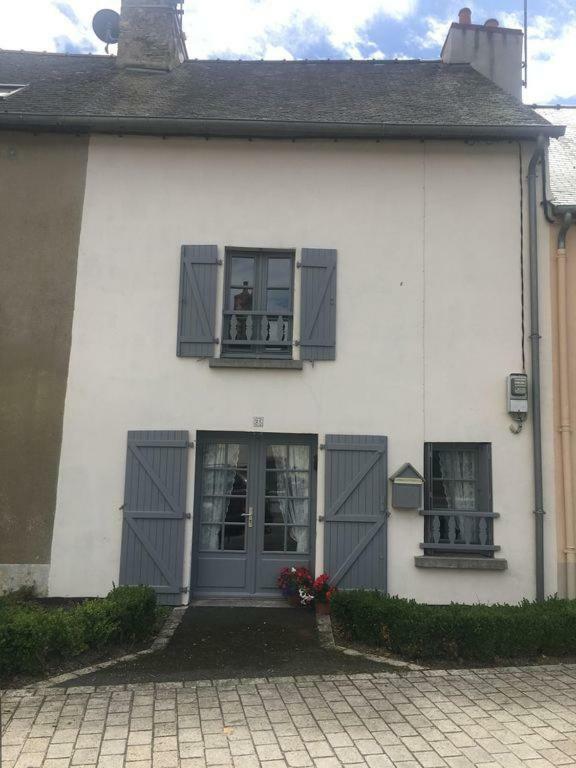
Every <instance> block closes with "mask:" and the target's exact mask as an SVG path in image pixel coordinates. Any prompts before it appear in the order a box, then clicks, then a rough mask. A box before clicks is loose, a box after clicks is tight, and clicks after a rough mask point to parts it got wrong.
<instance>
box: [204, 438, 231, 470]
mask: <svg viewBox="0 0 576 768" xmlns="http://www.w3.org/2000/svg"><path fill="white" fill-rule="evenodd" d="M226 447H227V446H226V443H209V444H208V445H207V446H206V448H205V451H204V466H205V467H225V466H226Z"/></svg>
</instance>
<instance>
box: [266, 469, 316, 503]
mask: <svg viewBox="0 0 576 768" xmlns="http://www.w3.org/2000/svg"><path fill="white" fill-rule="evenodd" d="M309 492H310V488H309V475H308V472H283V471H280V472H271V471H268V472H266V495H267V496H300V497H304V498H306V497H307V496H308V495H309Z"/></svg>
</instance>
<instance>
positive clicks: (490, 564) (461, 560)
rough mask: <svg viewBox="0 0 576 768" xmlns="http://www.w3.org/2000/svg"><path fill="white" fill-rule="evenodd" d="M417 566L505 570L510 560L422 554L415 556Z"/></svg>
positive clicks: (467, 569)
mask: <svg viewBox="0 0 576 768" xmlns="http://www.w3.org/2000/svg"><path fill="white" fill-rule="evenodd" d="M414 565H415V566H416V568H445V569H448V570H450V569H452V570H460V571H505V570H506V569H507V568H508V561H507V560H503V559H502V558H493V557H466V556H456V557H431V556H429V555H420V556H418V557H415V558H414Z"/></svg>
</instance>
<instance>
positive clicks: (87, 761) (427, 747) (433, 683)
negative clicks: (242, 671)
mask: <svg viewBox="0 0 576 768" xmlns="http://www.w3.org/2000/svg"><path fill="white" fill-rule="evenodd" d="M2 705H3V716H4V744H3V762H2V768H12V767H13V766H16V768H39V767H40V766H42V767H43V768H68V766H70V765H72V766H98V767H99V768H121V767H122V768H123V767H124V766H126V768H177V766H182V768H204V766H233V767H234V768H252V766H268V768H276V767H278V768H281V767H283V766H294V768H299V766H313V768H333V766H370V768H390V767H391V766H398V767H399V768H436V767H440V766H450V768H471V767H472V766H478V767H481V768H499V767H500V766H503V767H504V768H516V766H518V767H520V766H530V767H531V768H548V767H549V766H576V665H564V666H547V667H531V668H523V669H519V668H507V669H499V670H494V669H488V670H475V671H464V672H462V671H456V672H455V671H450V672H438V671H431V672H410V673H408V674H405V675H397V674H391V673H376V674H362V675H352V676H348V677H347V676H324V677H321V676H317V677H305V678H304V677H300V678H274V679H269V680H266V679H260V680H255V679H252V680H228V681H222V680H221V681H218V682H215V683H210V682H206V681H202V682H185V683H156V684H135V685H127V686H106V687H104V686H101V687H96V688H94V687H90V688H88V687H85V688H78V687H77V688H70V689H67V690H64V689H57V688H52V689H44V690H42V689H38V690H37V691H34V690H30V691H12V692H6V693H5V694H4V695H3V697H2Z"/></svg>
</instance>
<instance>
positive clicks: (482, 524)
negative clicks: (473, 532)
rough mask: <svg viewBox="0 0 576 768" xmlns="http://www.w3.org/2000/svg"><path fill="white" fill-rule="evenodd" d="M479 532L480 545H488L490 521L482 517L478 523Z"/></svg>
mask: <svg viewBox="0 0 576 768" xmlns="http://www.w3.org/2000/svg"><path fill="white" fill-rule="evenodd" d="M478 532H479V539H480V544H488V520H487V518H485V517H481V518H480V520H479V521H478Z"/></svg>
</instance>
